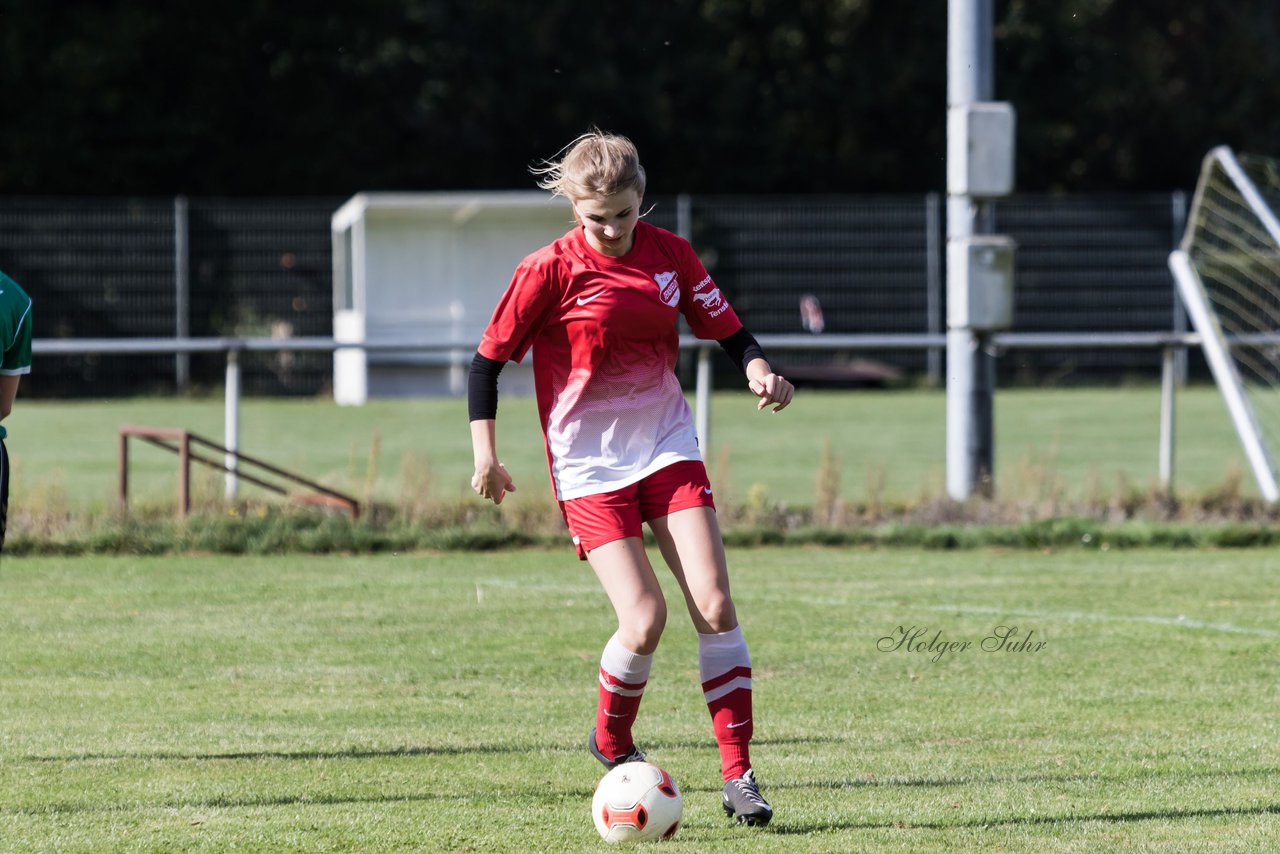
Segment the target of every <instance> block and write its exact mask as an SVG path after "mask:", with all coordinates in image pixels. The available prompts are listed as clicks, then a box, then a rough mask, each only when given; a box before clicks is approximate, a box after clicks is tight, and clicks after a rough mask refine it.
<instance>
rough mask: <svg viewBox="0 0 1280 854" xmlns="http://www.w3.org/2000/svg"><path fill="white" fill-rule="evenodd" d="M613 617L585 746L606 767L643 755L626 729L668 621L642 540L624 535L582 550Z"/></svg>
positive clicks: (634, 711)
mask: <svg viewBox="0 0 1280 854" xmlns="http://www.w3.org/2000/svg"><path fill="white" fill-rule="evenodd" d="M587 561H588V562H589V563H590V564H591V568H592V569H593V570H594V571H595V573H596V577H597V578H599V579H600V585H601V586H602V587H604V591H605V594H606V595H607V596H608V597H609V602H610V603H611V604H612V605H613V610H614V613H615V614H616V615H617V618H618V631H617V632H616V633H615V634H614V635H613V637H611V638H609V642H608V644H606V645H605V648H604V652H603V653H602V655H601V657H600V692H599V703H598V705H597V708H596V725H595V727H594V728H593V729H592V730H591V735H590V737H589V739H588V746H589V747H590V749H591V754H592V755H593V756H595V757H596V759H598V760H599V761H600V762H601V764H603V765H604V766H605V767H606V768H612V767H614V766H616V765H620V764H622V763H624V762H635V761H638V760H641V761H642V760H643V759H644V754H643V753H641V752H640V751H639V750H638V749H637V748H636V746H635V741H634V740H633V739H632V736H631V727H632V724H633V723H634V722H635V719H636V715H637V713H638V712H639V710H640V700H641V697H642V696H643V695H644V689H645V685H646V684H647V683H648V681H649V669H650V667H651V666H652V663H653V652H654V650H656V649H657V648H658V641H659V640H660V639H661V637H662V630H663V628H665V626H666V622H667V603H666V600H665V599H664V598H663V596H662V588H661V586H660V585H659V584H658V578H657V576H656V575H655V574H654V572H653V565H652V564H650V563H649V556H648V555H647V554H646V553H645V550H644V541H643V540H641V539H639V538H638V537H626V538H623V539H620V540H614V541H612V542H609V543H605V544H604V545H602V546H599V547H597V548H594V549H592V550H591V551H590V552H588V553H587Z"/></svg>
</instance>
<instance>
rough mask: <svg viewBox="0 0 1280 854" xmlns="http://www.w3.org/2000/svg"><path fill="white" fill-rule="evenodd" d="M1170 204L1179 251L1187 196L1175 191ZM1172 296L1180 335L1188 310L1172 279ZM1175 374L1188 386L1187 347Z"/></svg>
mask: <svg viewBox="0 0 1280 854" xmlns="http://www.w3.org/2000/svg"><path fill="white" fill-rule="evenodd" d="M1169 202H1170V205H1171V208H1172V211H1171V212H1172V214H1173V247H1172V249H1171V250H1170V251H1172V250H1173V249H1177V248H1178V247H1179V246H1180V245H1181V244H1182V235H1183V234H1184V233H1185V232H1186V230H1187V194H1186V193H1184V192H1183V191H1182V190H1174V191H1173V195H1172V196H1170V198H1169ZM1169 290H1170V292H1171V293H1170V296H1172V297H1173V331H1174V332H1175V333H1177V334H1179V335H1181V334H1182V333H1184V332H1186V331H1187V310H1186V308H1185V307H1184V306H1183V305H1182V300H1181V299H1179V297H1178V288H1177V286H1176V285H1174V284H1173V281H1172V279H1171V280H1170V282H1169ZM1173 358H1174V361H1173V372H1174V378H1175V379H1176V380H1177V381H1178V384H1179V385H1186V384H1187V350H1186V348H1185V347H1180V348H1178V350H1177V352H1176V353H1175V354H1174V357H1173Z"/></svg>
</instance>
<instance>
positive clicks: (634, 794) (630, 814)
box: [591, 762, 684, 842]
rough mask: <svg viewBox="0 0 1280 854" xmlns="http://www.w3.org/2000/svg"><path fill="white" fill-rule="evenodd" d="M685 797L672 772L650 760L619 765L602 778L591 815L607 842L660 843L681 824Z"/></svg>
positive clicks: (592, 803) (592, 802)
mask: <svg viewBox="0 0 1280 854" xmlns="http://www.w3.org/2000/svg"><path fill="white" fill-rule="evenodd" d="M682 815H684V798H682V797H680V789H679V788H678V787H677V786H676V781H675V780H673V779H671V775H670V774H668V773H667V772H666V771H663V770H662V769H661V768H659V767H658V766H657V765H651V764H649V763H648V762H628V763H626V764H625V765H619V766H618V767H617V768H614V769H613V770H612V771H610V772H609V773H608V774H605V775H604V777H603V778H602V779H601V780H600V784H599V785H597V786H596V794H595V797H593V798H592V799H591V817H592V818H594V819H595V822H596V830H598V831H600V836H601V837H603V838H604V840H605V842H657V841H659V840H663V839H670V838H671V837H673V836H675V835H676V830H677V829H678V828H679V827H680V817H681V816H682Z"/></svg>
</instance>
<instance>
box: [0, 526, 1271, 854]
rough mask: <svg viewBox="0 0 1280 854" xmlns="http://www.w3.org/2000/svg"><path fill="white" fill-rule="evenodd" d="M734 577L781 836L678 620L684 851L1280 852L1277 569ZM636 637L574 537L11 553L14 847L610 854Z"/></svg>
mask: <svg viewBox="0 0 1280 854" xmlns="http://www.w3.org/2000/svg"><path fill="white" fill-rule="evenodd" d="M730 562H731V565H732V567H733V572H734V581H735V591H736V598H737V601H738V606H739V611H740V613H741V615H742V618H743V621H744V625H745V627H746V632H747V637H748V640H749V642H750V643H751V646H752V654H753V658H754V665H755V700H756V718H757V722H756V734H757V741H756V743H755V748H754V758H755V763H756V766H757V768H758V770H759V773H760V776H761V778H762V780H763V781H764V786H765V790H766V792H767V793H768V795H769V796H770V798H771V800H772V801H773V803H774V806H775V808H776V810H777V818H776V819H775V821H774V823H773V824H772V825H771V826H770V827H769V828H767V829H765V830H764V831H753V830H748V829H745V828H737V827H733V826H730V825H728V824H727V823H726V820H725V819H724V816H723V814H722V813H721V812H720V809H719V806H718V802H717V799H718V796H719V795H718V792H719V779H718V764H717V759H716V753H715V750H714V746H713V744H712V742H711V739H710V732H709V729H710V726H709V721H708V718H707V713H706V710H705V707H704V706H703V705H702V703H701V695H700V693H699V690H698V686H697V666H696V660H695V642H694V636H693V633H692V629H690V628H689V626H688V623H687V621H684V620H680V619H673V620H672V621H671V624H670V627H669V629H668V634H667V637H666V638H665V639H664V641H663V646H662V647H661V648H660V649H659V652H658V656H657V659H656V663H655V668H654V673H653V678H652V680H651V682H650V689H649V693H648V694H647V696H646V699H645V703H644V706H643V707H642V709H641V715H640V720H639V722H638V729H637V732H638V735H639V737H640V739H641V741H642V744H643V746H644V747H646V748H647V749H648V750H649V751H650V755H651V757H652V758H653V759H654V760H655V761H657V762H659V763H661V764H663V765H664V766H665V767H667V768H668V769H669V770H670V771H671V772H672V773H673V775H674V776H675V777H676V779H677V780H678V781H679V782H680V784H681V786H682V788H683V790H684V793H685V801H686V813H685V818H686V821H685V826H684V827H683V828H682V830H681V832H680V835H679V837H678V838H677V840H676V841H675V842H674V843H673V844H671V845H669V846H667V847H666V848H664V849H663V850H669V851H673V852H679V851H687V852H707V851H724V850H734V851H777V852H847V851H948V850H954V851H961V850H968V851H1018V852H1022V851H1044V850H1063V851H1090V852H1093V851H1109V850H1130V851H1179V852H1184V851H1209V850H1255V851H1263V850H1277V848H1280V794H1278V793H1277V789H1276V785H1275V784H1276V780H1277V778H1278V777H1280V768H1278V767H1277V759H1276V757H1277V747H1280V725H1278V724H1277V717H1276V714H1275V709H1276V701H1277V699H1278V698H1277V693H1276V692H1277V689H1276V685H1277V683H1278V682H1280V667H1278V665H1277V663H1276V656H1275V651H1276V645H1277V641H1278V640H1280V628H1278V626H1280V598H1277V594H1276V592H1275V591H1276V589H1277V588H1276V584H1275V579H1276V577H1277V573H1280V552H1276V551H1273V550H1251V551H1242V552H1231V551H1222V552H1186V551H1179V552H1165V551H1158V550H1142V551H1124V552H1120V551H1111V552H1069V553H1066V552H1064V553H1040V552H1030V551H1019V552H1011V553H1007V552H1000V551H995V550H979V551H970V552H962V553H938V552H920V551H913V550H906V549H893V550H869V551H860V550H830V549H818V548H789V549H754V550H734V551H733V552H731V554H730ZM672 590H673V588H669V593H671V592H672ZM673 616H674V613H673ZM999 626H1010V627H1012V626H1016V627H1017V630H1018V635H1016V636H1015V638H1024V637H1027V636H1030V637H1031V638H1032V640H1033V642H1043V643H1044V644H1045V646H1044V647H1043V648H1040V649H1039V650H1038V651H1033V650H1032V649H1027V650H1024V651H1010V650H1007V649H1005V650H998V651H991V650H986V651H984V650H983V649H982V648H981V644H982V641H983V639H984V638H987V637H989V636H992V635H993V633H995V632H997V631H998V630H997V627H999ZM912 627H916V628H917V629H925V630H927V631H926V634H924V635H922V636H921V638H920V640H921V641H924V640H928V639H932V638H933V637H934V635H935V633H937V632H941V640H942V641H954V642H957V643H962V642H965V641H968V642H970V643H971V644H973V646H972V647H971V648H969V649H967V650H960V649H956V650H953V651H951V652H948V653H946V654H944V655H942V656H941V657H940V658H939V659H938V660H936V661H935V660H933V659H934V657H935V653H931V652H929V651H924V652H919V651H916V652H908V651H907V650H905V649H904V648H902V647H898V648H897V649H894V648H892V647H893V646H894V644H895V641H896V639H898V638H900V636H901V635H900V632H901V631H902V630H906V631H911V630H912ZM611 631H612V618H611V615H610V613H609V609H608V607H607V605H606V603H605V601H604V598H603V596H602V595H601V594H600V593H599V592H598V590H597V589H596V584H595V582H594V580H593V579H592V578H591V577H590V574H589V571H588V570H587V569H586V568H585V565H582V564H579V563H578V562H576V561H574V560H571V559H570V557H569V555H568V553H567V552H565V551H556V552H548V551H536V550H530V551H516V552H505V553H494V554H483V555H475V554H415V555H403V554H402V555H385V556H374V557H363V556H356V557H305V556H292V557H275V558H270V557H262V558H246V557H235V558H227V557H218V556H185V557H177V558H172V557H171V558H163V559H160V558H91V559H90V558H79V559H70V558H25V559H21V560H15V559H11V558H10V559H6V560H5V561H4V563H3V565H0V636H3V637H4V643H3V645H0V850H2V851H5V852H35V851H59V852H78V851H85V852H104V851H131V852H132V851H154V852H170V851H217V852H223V851H229V850H249V851H368V852H375V851H376V852H391V851H429V852H436V851H468V852H490V851H557V852H558V851H574V850H583V851H593V850H605V846H604V845H603V844H602V843H600V842H599V841H598V840H597V837H596V835H595V831H594V828H593V827H592V825H591V821H590V818H589V810H588V804H589V799H590V794H591V791H592V789H593V786H594V784H595V781H596V779H597V778H598V777H599V775H600V769H599V768H598V767H597V766H596V765H595V763H594V761H593V760H592V759H591V758H590V757H589V756H588V755H587V752H586V751H585V749H584V748H583V742H584V740H585V737H586V732H587V729H588V727H589V726H590V724H591V720H592V710H593V708H594V696H595V687H594V684H595V670H596V663H597V661H598V656H599V651H600V647H601V646H602V645H603V642H604V640H605V638H606V637H607V636H608V634H609V633H610V632H611ZM1032 633H1034V634H1032ZM882 638H890V639H893V640H890V641H882V640H881V639H882Z"/></svg>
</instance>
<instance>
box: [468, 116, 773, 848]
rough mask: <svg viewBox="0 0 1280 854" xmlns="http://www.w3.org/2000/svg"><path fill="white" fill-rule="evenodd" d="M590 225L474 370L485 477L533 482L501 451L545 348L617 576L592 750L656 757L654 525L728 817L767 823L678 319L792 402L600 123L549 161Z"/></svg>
mask: <svg viewBox="0 0 1280 854" xmlns="http://www.w3.org/2000/svg"><path fill="white" fill-rule="evenodd" d="M534 171H535V173H536V174H539V175H540V176H541V177H542V180H541V181H540V182H539V186H541V187H542V188H544V189H547V190H550V191H551V192H552V193H554V194H556V195H562V196H565V197H567V198H568V200H569V202H570V203H571V204H572V206H573V214H574V220H575V222H576V225H575V226H574V227H573V228H572V229H570V230H569V232H568V233H567V234H565V235H564V236H563V237H561V238H560V239H558V240H556V241H555V242H553V243H551V244H550V245H548V246H545V247H543V248H542V249H539V250H538V251H536V252H534V253H533V254H531V255H529V256H528V257H527V258H525V259H524V261H522V262H521V263H520V265H519V267H517V268H516V271H515V275H514V277H513V278H512V280H511V284H510V285H509V286H508V288H507V291H506V293H505V294H504V295H503V297H502V299H501V301H500V302H499V303H498V307H497V309H496V310H495V311H494V314H493V319H492V320H491V321H490V323H489V327H488V329H486V330H485V333H484V336H483V338H482V339H481V342H480V346H479V349H478V352H477V353H476V356H475V359H474V361H473V362H472V365H471V374H470V380H469V406H468V408H469V410H470V418H471V441H472V448H473V451H474V455H475V475H474V476H473V477H472V479H471V485H472V487H473V488H474V489H475V491H476V492H477V493H478V494H479V495H481V496H482V497H484V498H487V499H489V500H491V501H493V502H494V503H495V504H501V503H502V499H503V497H504V496H505V495H506V493H508V492H514V491H515V488H516V487H515V484H514V483H512V480H511V475H510V474H509V473H508V472H507V470H506V468H505V467H503V465H502V463H500V462H499V461H498V455H497V450H496V421H495V419H496V416H497V379H498V373H499V371H501V369H502V367H503V365H504V364H505V363H506V362H507V361H508V360H510V359H515V360H516V361H520V360H522V359H523V358H524V356H525V354H526V353H528V351H529V349H530V348H531V347H532V348H533V370H534V384H535V388H536V391H537V398H538V412H539V415H540V417H541V420H542V428H543V432H544V434H545V436H546V447H547V456H548V460H549V463H550V468H551V480H552V486H553V487H554V489H555V494H556V498H557V499H558V500H559V502H560V508H561V510H562V511H563V513H564V517H565V521H566V522H567V523H568V526H569V533H570V535H571V536H572V538H573V543H574V545H575V547H576V549H577V552H578V556H579V558H581V559H585V560H587V561H588V562H589V563H590V565H591V568H592V570H593V571H594V572H595V574H596V576H597V577H598V578H599V579H600V583H601V585H602V586H603V587H604V590H605V593H606V594H607V595H608V597H609V601H610V603H611V604H612V605H613V609H614V611H615V613H616V614H617V618H618V630H617V632H616V633H615V634H614V635H613V637H611V638H610V639H609V641H608V643H607V644H606V645H605V648H604V653H603V655H602V656H601V659H600V686H599V705H598V707H597V711H596V726H595V728H594V729H592V731H591V735H590V737H589V739H588V747H589V748H590V750H591V753H592V755H594V756H595V757H596V759H598V760H599V761H600V762H601V763H603V764H604V766H605V767H606V768H613V767H615V766H617V765H620V764H622V763H623V762H631V761H636V760H641V759H643V758H644V754H643V753H641V752H640V750H639V749H637V748H636V746H635V742H634V740H633V739H632V735H631V727H632V723H633V722H634V721H635V718H636V713H637V711H638V710H639V706H640V699H641V696H642V695H643V693H644V688H645V684H646V683H647V681H648V679H649V671H650V666H651V664H652V662H653V653H654V650H655V649H657V646H658V640H659V638H660V637H661V635H662V630H663V627H664V626H665V624H666V619H667V609H666V602H665V601H664V599H663V596H662V590H661V588H660V586H659V584H658V579H657V576H656V575H655V574H654V570H653V566H652V565H651V564H650V563H649V558H648V556H647V555H646V553H645V549H644V544H643V539H642V528H641V525H642V523H645V522H647V523H648V524H649V528H650V530H651V531H652V532H653V535H654V537H655V538H656V540H657V542H658V547H659V549H660V550H661V552H662V557H663V560H664V561H666V563H667V566H668V567H670V569H671V572H672V574H673V575H674V576H675V578H676V581H677V582H679V584H680V588H681V590H682V591H683V592H684V598H685V603H686V605H687V607H688V609H689V615H690V617H692V619H693V625H694V627H695V628H696V630H697V632H698V663H699V670H700V674H701V679H702V690H703V694H704V696H705V698H706V702H707V706H708V708H709V709H710V712H711V720H712V727H713V730H714V732H715V738H716V742H717V744H718V745H719V748H720V762H721V771H722V773H723V776H724V780H725V783H724V795H723V804H724V809H725V812H726V813H728V814H729V815H730V816H732V817H734V818H735V819H736V820H737V821H738V822H740V823H743V824H750V825H764V824H767V823H768V822H769V820H770V819H771V818H772V817H773V810H772V808H771V807H770V806H769V804H768V803H767V802H766V801H765V799H764V798H763V797H761V795H760V789H759V786H758V784H757V782H756V779H755V774H754V772H753V771H752V768H751V761H750V755H749V752H748V744H749V742H750V740H751V733H752V729H753V727H752V711H751V658H750V656H749V655H748V653H747V644H746V641H745V640H744V639H743V636H742V629H741V627H740V626H739V625H738V617H737V614H736V612H735V611H734V606H733V599H732V598H731V597H730V594H729V573H728V568H727V565H726V561H725V552H724V543H723V540H722V539H721V536H720V528H719V526H718V524H717V522H716V514H715V504H714V502H713V501H712V489H711V483H710V481H709V480H708V479H707V472H706V468H705V467H704V466H703V463H702V458H701V456H700V455H699V452H698V442H697V436H696V435H695V432H694V427H693V418H692V416H691V414H690V411H689V406H688V404H687V403H686V402H685V398H684V394H683V392H682V391H681V388H680V383H679V381H678V380H677V379H676V376H675V373H674V371H673V369H674V367H675V364H676V356H677V350H678V346H679V339H678V335H677V333H676V318H677V315H684V317H685V318H686V319H687V320H688V322H689V325H690V327H691V328H692V329H693V332H694V333H695V334H696V335H697V336H698V337H700V338H704V339H715V340H716V341H718V342H719V343H720V345H721V346H722V347H723V348H724V350H725V351H726V352H727V353H728V354H729V356H730V358H732V359H733V361H734V362H735V363H736V364H738V365H740V366H741V368H742V370H743V372H744V373H745V374H746V377H747V381H748V387H749V388H750V389H751V391H752V392H753V393H755V395H756V397H757V398H758V401H757V407H756V408H757V410H763V409H765V408H766V407H769V406H772V407H773V411H774V412H778V411H780V410H782V409H783V408H785V407H786V406H787V404H789V403H790V402H791V396H792V392H793V388H792V386H791V383H789V382H787V380H785V379H784V378H782V377H780V376H778V375H777V374H775V373H774V372H773V369H772V368H770V366H769V362H768V361H767V360H766V359H765V357H764V353H763V352H762V351H761V349H760V346H759V344H758V343H757V342H756V340H755V338H754V337H752V335H751V333H749V332H748V331H747V330H746V329H744V328H743V326H742V322H741V321H740V320H738V317H737V315H736V314H734V311H733V309H732V308H731V307H730V306H729V303H728V301H727V300H726V299H725V296H724V294H723V293H721V291H720V289H719V288H717V287H716V285H715V283H714V282H713V281H712V279H711V276H709V275H708V274H707V271H706V270H705V269H704V268H703V266H702V263H701V262H700V261H699V260H698V256H697V255H696V254H694V251H693V248H692V247H691V246H690V245H689V244H688V243H687V242H686V241H684V240H682V239H681V238H679V237H677V236H675V235H674V234H672V233H670V232H668V231H664V230H663V229H660V228H656V227H654V226H652V225H649V224H648V223H646V222H642V221H640V219H639V217H640V209H641V205H642V203H643V201H644V189H645V172H644V168H643V167H642V166H641V165H640V157H639V154H638V153H637V152H636V148H635V146H634V145H633V144H632V143H631V141H630V140H628V139H626V138H625V137H622V136H616V135H613V134H608V133H603V132H600V131H592V132H591V133H587V134H585V135H583V136H581V137H579V138H578V139H577V140H575V141H574V142H572V143H570V145H569V146H568V147H567V148H566V149H565V150H564V151H563V152H562V156H561V157H560V159H559V160H557V161H553V162H550V163H548V164H547V165H546V166H545V167H543V168H539V169H535V170H534Z"/></svg>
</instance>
